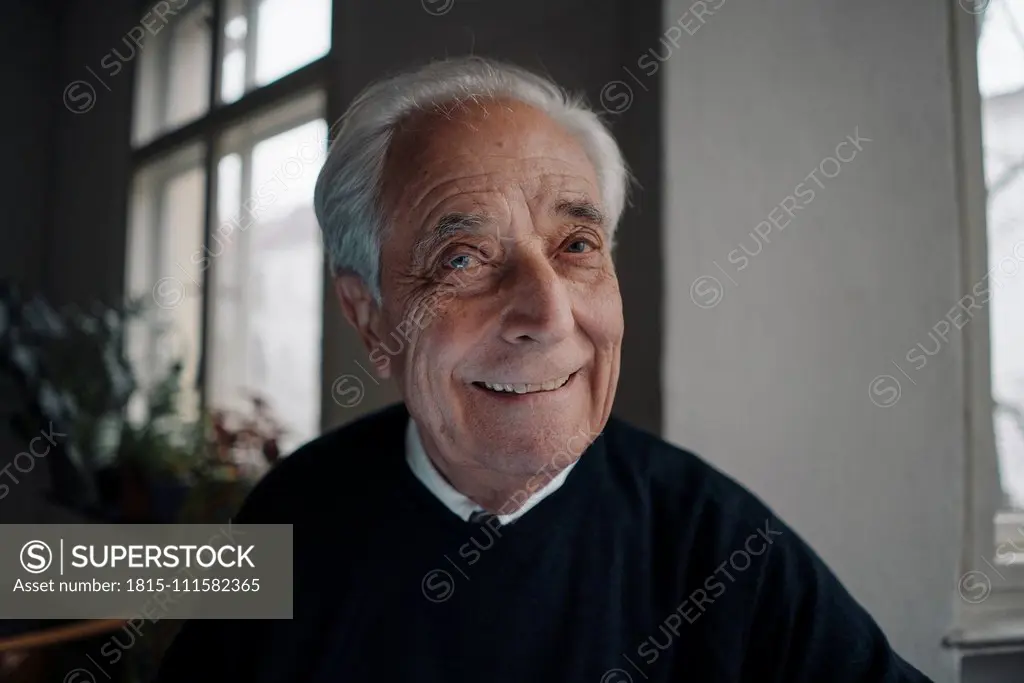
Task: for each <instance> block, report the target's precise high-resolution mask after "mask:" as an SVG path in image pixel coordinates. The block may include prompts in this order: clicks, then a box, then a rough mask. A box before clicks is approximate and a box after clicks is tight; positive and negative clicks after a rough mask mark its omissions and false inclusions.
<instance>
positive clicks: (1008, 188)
mask: <svg viewBox="0 0 1024 683" xmlns="http://www.w3.org/2000/svg"><path fill="white" fill-rule="evenodd" d="M981 19H982V17H979V20H981ZM1022 30H1024V2H1022V1H1021V0H991V2H990V3H989V5H988V7H987V9H986V11H985V13H984V15H983V22H982V28H981V35H980V37H979V43H978V78H979V84H980V87H981V95H982V125H983V128H982V134H983V145H984V159H985V182H986V185H987V188H988V207H987V210H988V249H989V252H988V258H989V277H988V280H989V291H990V292H991V300H990V303H989V305H990V307H991V308H990V312H991V321H992V322H991V338H992V396H993V399H994V401H995V405H996V409H995V413H994V415H993V420H994V426H995V436H996V449H997V454H998V458H999V473H1000V480H1001V482H1002V488H1003V493H1004V500H1003V501H1002V505H1001V506H1000V507H1001V508H1002V509H1003V510H1004V512H1003V513H1002V514H1001V515H1000V517H999V519H998V523H997V533H996V542H997V544H998V543H1000V542H1001V541H1002V540H1004V539H1003V538H1002V537H1003V536H1004V535H1005V534H1006V533H1014V532H1015V531H1016V530H1015V529H1014V527H1015V526H1016V524H1014V521H1013V520H1014V519H1017V521H1018V522H1019V521H1020V519H1021V518H1019V516H1017V515H1014V514H1012V512H1011V511H1013V510H1024V32H1022ZM1008 512H1011V514H1007V513H1008ZM1011 559H1013V558H1012V557H1011V555H1010V554H1007V553H1002V554H998V555H997V560H1006V561H1009V560H1011Z"/></svg>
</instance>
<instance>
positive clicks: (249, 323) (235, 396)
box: [208, 119, 327, 451]
mask: <svg viewBox="0 0 1024 683" xmlns="http://www.w3.org/2000/svg"><path fill="white" fill-rule="evenodd" d="M245 133H246V131H244V130H243V131H233V132H231V133H229V134H228V135H227V136H225V139H230V140H231V141H232V142H231V145H230V146H231V147H232V150H233V151H229V152H226V153H224V154H223V156H221V157H220V159H219V161H218V165H217V185H218V198H217V206H218V226H217V228H216V230H215V234H214V235H213V237H212V239H211V243H210V250H209V253H208V256H209V257H210V259H211V260H212V265H213V273H214V278H213V279H214V288H213V290H212V293H211V296H212V302H211V306H212V323H211V324H212V326H213V327H212V330H211V332H212V335H211V356H210V359H211V360H210V364H209V375H208V382H209V383H208V390H209V397H210V400H209V403H210V406H211V407H212V408H226V409H231V410H241V411H245V410H247V409H248V408H249V407H251V403H249V401H250V400H251V398H252V397H254V396H259V397H261V398H263V399H265V400H266V402H267V404H268V405H269V408H270V410H271V412H272V414H273V415H274V416H276V417H277V419H278V420H280V421H281V422H282V423H283V424H284V427H285V428H286V429H287V430H288V433H287V434H286V435H285V437H284V438H283V439H282V444H281V445H282V448H283V449H285V450H286V451H290V450H292V449H294V448H295V447H296V446H298V445H300V444H301V443H302V442H304V441H307V440H309V439H311V438H313V437H314V436H316V435H317V434H318V433H319V428H320V359H321V353H320V348H321V337H322V324H321V321H322V315H323V246H322V242H321V239H320V233H319V227H318V225H317V222H316V216H315V215H314V213H313V207H312V198H313V186H314V183H315V182H316V176H317V173H318V172H319V171H320V166H321V165H322V164H323V161H324V157H325V152H326V136H327V124H326V122H325V121H323V120H321V119H318V120H315V121H310V122H308V123H304V124H301V125H297V126H294V127H292V128H289V129H286V130H285V131H284V132H280V133H275V134H270V135H264V136H262V137H249V138H247V137H246V134H245Z"/></svg>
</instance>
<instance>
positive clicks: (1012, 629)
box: [942, 615, 1024, 657]
mask: <svg viewBox="0 0 1024 683" xmlns="http://www.w3.org/2000/svg"><path fill="white" fill-rule="evenodd" d="M942 646H943V647H945V648H949V649H952V650H958V651H959V653H960V654H961V655H963V656H965V657H972V656H985V655H997V654H1006V653H1016V652H1024V617H1022V616H1021V615H1014V616H1001V617H993V618H990V619H985V620H984V621H982V622H978V623H974V624H971V625H969V626H963V627H959V628H955V629H953V630H952V631H950V632H949V633H948V634H947V635H946V637H945V638H943V639H942Z"/></svg>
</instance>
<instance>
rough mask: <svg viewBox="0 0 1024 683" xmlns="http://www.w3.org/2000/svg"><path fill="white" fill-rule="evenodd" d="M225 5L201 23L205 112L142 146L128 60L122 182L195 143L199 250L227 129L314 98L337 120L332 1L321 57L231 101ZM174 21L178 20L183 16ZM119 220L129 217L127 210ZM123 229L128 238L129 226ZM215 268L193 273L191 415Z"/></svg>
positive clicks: (202, 373)
mask: <svg viewBox="0 0 1024 683" xmlns="http://www.w3.org/2000/svg"><path fill="white" fill-rule="evenodd" d="M226 1H227V0H209V3H210V16H209V22H210V24H211V31H210V46H209V54H210V59H209V62H208V64H207V69H208V73H207V90H208V91H207V108H206V111H205V112H204V113H203V114H202V115H201V116H199V117H197V118H194V119H192V120H189V121H187V122H185V123H184V124H181V125H178V126H177V127H173V128H162V127H158V130H159V132H157V133H156V134H155V135H153V136H152V137H150V138H147V139H146V141H145V142H144V143H143V144H141V145H139V144H136V140H135V127H134V117H135V114H136V110H137V106H138V100H137V88H138V79H137V73H136V69H137V68H138V64H137V63H136V62H133V63H132V72H131V88H132V93H131V99H130V101H131V102H132V110H131V121H132V125H131V126H129V139H130V146H131V160H130V168H129V173H130V178H131V180H130V181H129V182H130V183H134V181H135V178H136V177H137V175H138V173H139V172H140V171H142V170H144V169H146V168H147V167H148V166H150V165H151V164H153V163H155V162H159V161H162V160H164V159H170V158H173V157H174V156H175V155H176V154H177V153H178V152H180V151H181V150H184V149H187V148H189V147H191V146H197V147H198V148H199V150H200V151H199V154H200V158H201V161H200V168H202V169H203V171H204V173H205V187H204V190H203V203H204V211H203V226H202V234H203V245H202V246H203V248H204V249H209V248H210V247H211V244H212V239H213V233H214V231H215V230H216V228H217V227H218V211H217V191H218V188H217V164H218V162H219V160H220V158H221V156H222V144H221V141H222V138H223V137H224V136H225V134H229V133H230V132H231V131H232V130H233V129H236V128H238V127H239V126H243V125H244V124H245V123H246V122H247V121H250V120H252V119H254V118H259V117H262V116H264V115H268V114H272V113H273V112H275V111H277V110H285V109H287V108H288V107H289V105H291V104H293V103H296V102H300V101H303V100H305V99H306V98H314V97H318V98H320V101H321V102H322V103H323V104H322V108H321V113H320V116H319V117H317V118H323V119H325V120H327V121H328V122H329V121H331V120H335V119H336V118H337V115H336V114H335V111H336V110H337V99H336V97H335V95H336V93H335V92H334V91H333V88H332V80H333V79H332V76H334V75H335V73H336V71H337V68H336V64H335V61H334V60H335V57H336V55H337V44H338V33H339V28H338V27H339V24H340V22H339V17H338V15H339V12H340V11H341V7H340V5H341V4H342V3H339V2H335V1H334V0H332V1H331V2H330V5H331V18H330V22H331V40H330V45H329V46H328V51H327V53H326V54H324V55H322V56H321V57H319V58H317V59H316V60H314V61H312V62H310V63H308V64H306V65H304V66H301V67H299V68H297V69H295V70H294V71H292V72H290V73H288V74H285V75H284V76H282V77H281V78H279V79H277V80H275V81H273V82H271V83H268V84H266V85H263V86H254V85H251V84H247V86H246V87H251V89H249V90H247V91H246V92H244V93H243V94H242V95H241V96H240V97H239V98H238V99H236V100H233V101H231V102H223V101H222V100H221V97H220V89H221V79H220V72H221V68H220V65H221V59H222V57H223V53H224V36H223V23H224V4H225V3H226ZM155 4H156V2H154V0H142V1H140V2H139V5H138V8H137V13H138V15H139V17H140V18H141V17H143V16H144V15H145V14H146V13H147V12H149V11H150V10H151V9H152V8H153V7H154V6H155ZM194 11H198V10H194ZM179 16H184V14H182V15H179ZM168 35H170V32H168ZM164 42H165V41H164ZM165 57H166V55H165V54H161V55H160V58H159V59H160V63H161V64H162V63H163V62H166V58H165ZM332 114H334V115H332ZM332 139H333V130H332V128H331V126H330V125H328V139H327V143H328V144H329V143H330V142H331V141H332ZM126 217H128V218H129V219H130V216H128V213H127V212H126ZM128 227H129V238H130V228H131V226H130V224H129V226H128ZM129 253H130V252H129ZM130 267H131V263H130V262H128V260H127V259H126V263H125V269H126V271H127V270H128V269H129V268H130ZM216 268H217V264H216V259H213V260H211V262H210V265H209V267H208V268H206V269H205V270H204V271H203V272H202V274H201V275H202V285H201V287H200V290H201V291H200V297H201V303H200V310H201V313H200V330H199V346H200V348H199V358H198V363H197V371H196V386H195V387H194V391H195V394H196V397H197V404H198V409H199V410H204V409H206V408H207V407H208V396H209V376H208V372H207V367H208V361H209V354H210V351H211V342H212V340H211V330H212V327H211V325H212V324H213V323H214V320H213V316H214V312H213V311H212V306H211V298H212V297H211V292H212V285H213V284H214V283H215V282H216V272H215V271H216ZM324 278H325V279H324V282H323V285H324V286H323V288H322V289H323V292H324V294H325V296H326V293H327V292H328V291H329V286H328V285H329V283H328V281H327V280H328V278H329V274H328V272H327V269H326V267H325V269H324ZM130 281H131V279H130V277H127V276H126V278H125V282H126V284H127V283H128V282H130ZM325 303H326V301H324V302H322V305H321V320H320V323H321V329H322V330H323V333H322V337H321V349H320V356H321V360H320V364H321V367H323V366H324V363H325V355H324V351H325V350H326V349H327V348H328V347H329V343H328V339H327V335H328V325H327V323H328V320H327V316H326V315H325V313H324V311H325V305H324V304H325ZM321 379H322V378H321ZM322 384H323V383H322V381H321V387H320V396H319V403H320V405H321V410H320V424H321V427H323V425H324V424H326V421H327V417H328V416H327V414H326V411H325V410H324V409H323V406H324V405H325V395H324V389H323V385H322Z"/></svg>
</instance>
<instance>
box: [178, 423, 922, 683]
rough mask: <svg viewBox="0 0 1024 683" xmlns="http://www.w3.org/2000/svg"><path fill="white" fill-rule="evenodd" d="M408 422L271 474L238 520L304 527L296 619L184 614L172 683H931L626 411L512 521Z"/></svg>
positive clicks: (773, 526) (800, 550) (814, 572)
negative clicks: (467, 516)
mask: <svg viewBox="0 0 1024 683" xmlns="http://www.w3.org/2000/svg"><path fill="white" fill-rule="evenodd" d="M408 419H409V417H408V413H407V411H406V409H405V407H404V406H403V405H400V404H399V405H395V406H391V407H389V408H386V409H384V410H381V411H378V412H377V413H374V414H372V415H370V416H368V417H365V418H362V419H360V420H358V421H356V422H354V423H352V424H350V425H347V426H345V427H343V428H340V429H337V430H334V431H333V432H330V433H327V434H325V435H324V436H322V437H320V438H318V439H317V440H315V441H313V442H311V443H309V444H307V445H306V446H304V447H303V448H301V449H300V450H298V451H296V452H295V453H294V454H292V455H291V456H289V457H288V458H286V459H285V460H284V461H283V462H282V463H281V464H280V465H279V466H278V467H277V468H276V469H275V470H273V471H272V472H271V473H270V474H268V475H267V476H266V477H265V478H264V479H263V480H262V481H261V482H260V484H259V485H258V486H257V487H256V489H255V490H254V491H253V493H252V494H251V495H250V496H249V498H248V499H247V501H246V503H245V505H244V506H243V509H242V510H241V512H240V513H239V515H238V516H237V517H236V518H235V521H237V522H240V523H256V522H274V523H291V524H294V530H295V551H294V563H295V564H294V569H295V597H294V612H293V613H294V618H293V619H292V620H277V621H241V620H238V621H215V620H193V621H190V622H187V623H186V624H185V625H184V627H183V629H182V630H181V632H180V633H179V635H178V636H177V638H176V640H175V641H174V643H173V644H172V645H171V648H170V649H169V651H168V652H167V655H166V656H165V658H164V661H163V665H162V668H161V674H160V678H159V680H160V681H161V682H162V683H163V682H172V681H173V682H175V683H177V682H181V683H185V682H188V683H202V682H205V681H210V682H213V681H217V682H218V683H220V682H223V681H245V683H271V682H279V681H281V682H283V681H311V682H312V681H316V682H318V683H327V682H331V683H337V682H340V681H367V682H369V681H373V682H374V683H378V682H381V681H383V682H386V683H390V682H392V681H394V682H401V681H418V682H420V683H458V682H461V681H465V682H467V683H469V682H473V683H504V682H508V683H556V682H557V683H570V682H575V681H579V682H581V683H629V682H630V681H634V682H636V683H640V682H641V681H652V682H653V681H687V682H689V683H734V682H735V683H739V682H741V681H743V682H748V681H749V682H754V681H756V682H757V683H773V682H777V683H783V682H785V683H854V682H857V683H868V682H869V681H870V682H871V683H897V682H906V683H926V682H927V681H928V679H927V678H926V677H925V676H923V675H922V674H921V673H919V672H918V671H917V670H916V669H914V668H913V667H912V666H911V665H909V664H908V663H907V662H906V661H904V660H903V659H902V658H901V657H899V656H898V655H897V654H896V653H895V652H894V651H893V650H892V649H891V648H890V646H889V644H888V643H887V641H886V638H885V636H884V635H883V634H882V632H881V631H880V630H879V628H878V626H877V625H876V624H875V622H874V621H873V620H872V619H871V617H870V616H869V615H868V614H867V613H866V612H865V611H864V609H863V608H862V607H861V606H860V605H859V604H858V603H857V602H856V601H855V600H854V599H853V598H852V597H851V596H850V595H849V594H848V593H847V591H846V590H845V589H844V588H843V587H842V585H840V583H839V582H838V581H837V580H836V578H835V577H834V576H833V574H832V573H831V571H829V569H828V568H827V567H826V566H825V565H824V563H823V562H822V561H821V560H820V559H819V558H818V556H817V555H816V554H815V553H814V551H812V550H811V549H810V548H809V547H808V546H807V545H806V544H805V543H804V542H803V541H802V540H801V539H800V538H799V536H797V534H795V533H794V532H793V531H792V529H790V528H789V527H787V526H786V525H785V524H784V523H783V522H782V521H780V520H779V519H778V518H776V517H775V515H774V514H773V513H772V511H771V510H770V509H769V508H768V507H767V506H765V505H764V504H763V503H762V502H760V501H759V500H758V499H757V498H756V497H755V496H753V495H752V494H751V493H749V492H748V491H747V490H745V489H744V488H743V487H741V486H740V485H739V484H737V483H736V482H734V481H733V480H732V479H730V478H729V477H727V476H725V475H724V474H722V473H720V472H719V471H717V470H715V469H714V468H712V467H711V466H709V465H708V464H706V463H705V462H704V461H702V460H701V459H700V458H698V457H697V456H695V455H693V454H692V453H688V452H686V451H683V450H680V449H678V448H676V447H674V446H672V445H670V444H668V443H666V442H664V441H662V440H661V439H659V438H657V437H655V436H653V435H650V434H647V433H645V432H643V431H641V430H638V429H636V428H633V427H631V426H629V425H627V424H625V423H623V422H621V421H619V420H617V419H615V418H612V419H611V420H610V421H609V423H608V425H607V426H606V428H605V430H604V432H603V433H602V434H601V435H600V436H599V437H598V438H597V439H596V440H595V441H594V442H593V443H592V444H591V445H590V447H589V448H588V449H587V450H586V451H585V452H584V453H583V455H582V456H581V459H580V461H579V463H578V464H577V466H576V467H575V468H573V470H572V472H570V474H569V476H568V477H567V479H566V480H565V482H564V484H563V485H562V486H561V488H559V489H558V490H557V491H555V492H554V493H553V494H551V495H550V496H549V497H547V498H545V499H544V500H543V501H541V502H540V503H539V504H538V505H537V506H536V507H535V508H533V509H532V510H530V511H529V512H528V513H526V514H525V515H524V516H523V517H521V518H520V519H519V520H517V521H516V522H514V523H512V524H510V525H507V526H499V525H496V524H494V523H484V524H479V523H470V522H465V521H463V520H462V519H460V518H459V517H457V516H456V515H454V514H453V513H452V512H451V511H450V510H448V509H447V508H446V507H445V506H444V505H443V504H442V503H441V502H440V501H439V500H437V499H436V498H435V497H434V496H433V495H432V494H431V493H430V492H429V491H428V490H427V489H426V488H424V487H423V485H422V484H421V483H420V482H419V481H418V480H417V479H416V478H415V476H414V475H413V474H412V472H411V471H410V470H409V468H408V466H407V465H406V462H405V453H404V435H405V426H406V423H407V420H408ZM865 550H866V551H867V550H869V549H865Z"/></svg>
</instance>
